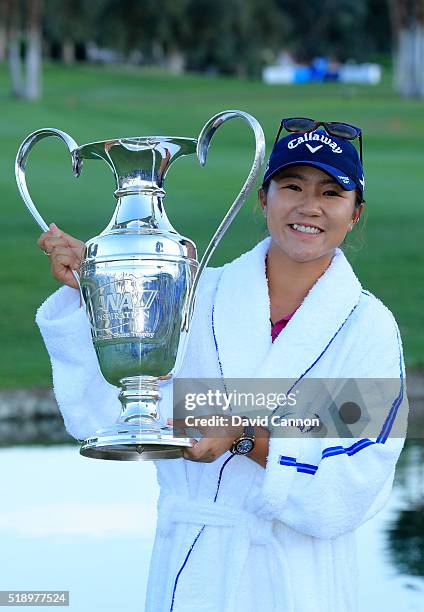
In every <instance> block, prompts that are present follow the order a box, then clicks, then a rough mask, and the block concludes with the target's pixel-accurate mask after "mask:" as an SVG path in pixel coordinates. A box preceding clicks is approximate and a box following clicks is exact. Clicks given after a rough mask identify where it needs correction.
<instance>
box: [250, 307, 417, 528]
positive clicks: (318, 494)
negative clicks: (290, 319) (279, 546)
mask: <svg viewBox="0 0 424 612" xmlns="http://www.w3.org/2000/svg"><path fill="white" fill-rule="evenodd" d="M374 300H376V298H374ZM379 304H380V305H378V306H377V311H378V312H377V315H378V317H377V318H376V317H375V316H373V315H374V314H375V312H373V308H374V307H375V306H376V302H374V306H373V304H371V310H370V308H369V307H368V312H367V314H368V316H363V317H360V318H358V319H357V321H356V323H355V324H353V325H352V329H351V330H350V332H349V334H350V336H349V338H352V334H355V332H356V334H357V336H358V340H357V341H356V340H355V341H353V343H352V349H351V351H350V352H348V353H345V355H346V354H347V357H345V358H346V362H348V365H346V366H345V371H346V378H348V377H352V378H357V379H364V378H369V379H375V380H376V379H379V381H376V386H374V389H375V393H370V397H369V398H367V401H369V402H370V404H371V405H370V410H371V412H372V414H373V422H374V425H373V427H372V431H373V437H371V436H366V435H365V436H363V437H360V438H354V437H350V438H344V437H337V438H331V439H330V438H328V437H313V438H311V437H302V435H303V434H301V435H300V436H297V437H286V438H283V437H281V434H279V433H278V431H276V430H277V428H273V429H272V430H271V434H270V444H269V455H268V458H267V465H266V469H265V475H264V484H263V491H262V492H263V496H264V500H265V507H266V511H268V512H271V514H272V515H273V516H274V517H275V518H277V519H278V520H280V521H282V522H283V523H285V524H286V525H288V526H290V527H291V528H293V529H295V530H297V531H299V532H301V533H304V534H307V535H310V536H314V537H317V538H334V537H337V536H339V535H341V534H343V533H346V532H348V531H351V530H354V529H356V528H357V527H358V526H359V525H361V524H362V523H364V522H365V521H367V520H368V519H370V518H371V517H372V516H374V515H375V514H376V513H377V512H378V511H379V510H380V509H381V508H382V507H383V506H384V504H385V503H386V501H387V500H388V497H389V495H390V492H391V488H392V484H393V478H394V473H395V466H396V462H397V459H398V457H399V455H400V452H401V450H402V447H403V445H404V441H405V436H406V429H407V414H408V401H407V396H406V385H405V367H404V361H403V351H402V344H401V339H400V334H399V330H398V327H397V325H396V322H395V320H394V318H393V315H392V314H391V313H390V311H389V310H388V309H386V308H385V307H384V306H383V305H382V304H381V302H380V303H379ZM365 310H367V308H365ZM358 325H360V327H361V333H359V334H358ZM349 341H351V340H349ZM337 357H338V354H337V355H335V358H336V360H337ZM330 363H331V361H330ZM347 372H349V374H348V373H347ZM328 377H329V378H330V377H331V372H329V373H328ZM382 379H391V380H390V384H387V385H385V384H384V382H385V381H384V380H382ZM387 382H388V381H387ZM377 383H379V384H377ZM386 387H387V388H386ZM372 388H373V381H372V380H371V381H370V389H372Z"/></svg>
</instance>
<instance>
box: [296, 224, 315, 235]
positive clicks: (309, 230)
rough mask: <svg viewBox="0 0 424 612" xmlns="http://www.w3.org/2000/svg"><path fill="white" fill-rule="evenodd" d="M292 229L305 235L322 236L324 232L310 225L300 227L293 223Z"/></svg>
mask: <svg viewBox="0 0 424 612" xmlns="http://www.w3.org/2000/svg"><path fill="white" fill-rule="evenodd" d="M290 227H292V228H293V229H295V230H297V231H298V232H304V233H305V234H320V233H321V232H322V230H320V229H319V228H318V227H312V226H310V225H298V224H297V223H292V224H291V225H290Z"/></svg>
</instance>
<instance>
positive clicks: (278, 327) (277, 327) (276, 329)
mask: <svg viewBox="0 0 424 612" xmlns="http://www.w3.org/2000/svg"><path fill="white" fill-rule="evenodd" d="M296 310H297V308H296ZM296 310H294V311H293V312H292V313H291V314H289V315H287V316H286V317H283V318H282V319H280V320H279V321H276V322H275V323H274V325H272V327H271V337H272V341H273V342H274V340H275V338H276V337H277V336H278V334H279V333H280V332H281V331H282V330H283V329H284V328H285V326H286V325H287V323H288V322H289V321H290V319H291V318H292V316H293V315H294V313H295V312H296ZM271 324H272V322H271Z"/></svg>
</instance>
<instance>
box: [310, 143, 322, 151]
mask: <svg viewBox="0 0 424 612" xmlns="http://www.w3.org/2000/svg"><path fill="white" fill-rule="evenodd" d="M306 146H307V147H308V149H309V150H310V152H311V153H316V152H317V151H318V150H319V149H322V147H323V146H324V145H318V146H317V147H313V146H312V145H310V144H307V143H306Z"/></svg>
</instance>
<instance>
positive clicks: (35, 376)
mask: <svg viewBox="0 0 424 612" xmlns="http://www.w3.org/2000/svg"><path fill="white" fill-rule="evenodd" d="M270 74H272V75H274V76H273V80H274V81H280V82H274V83H273V84H271V83H270V76H269V75H270ZM423 97H424V3H423V1H422V0H390V1H389V0H322V1H321V2H320V3H317V2H315V1H313V0H296V1H294V0H244V1H243V0H226V1H224V0H214V1H212V0H165V1H162V2H160V1H158V0H156V1H155V2H154V1H153V0H146V1H141V0H121V1H118V0H99V1H96V0H92V1H90V0H74V1H71V0H63V1H60V0H44V2H43V1H42V0H21V1H20V0H16V1H14V0H1V1H0V134H1V140H0V143H1V146H0V193H1V202H2V215H1V218H2V230H1V243H2V263H1V267H0V275H1V287H2V290H1V293H0V295H1V297H0V300H1V304H2V317H1V321H2V325H1V337H2V344H1V347H2V350H1V351H0V444H1V447H0V464H1V466H2V468H3V469H2V470H0V474H1V476H0V478H2V480H3V482H2V485H3V486H2V505H1V507H0V541H2V544H1V545H0V559H1V567H2V571H1V572H0V589H12V588H14V589H23V590H24V589H32V588H34V589H49V588H57V589H66V588H70V589H71V603H72V602H73V603H72V606H71V607H73V609H74V610H78V611H82V612H83V611H85V610H95V609H104V610H109V609H110V610H116V609H117V608H119V609H121V610H130V609H131V610H135V609H139V610H142V609H143V597H144V589H145V581H146V578H147V567H148V561H149V555H150V548H151V543H152V536H153V526H154V515H155V499H156V496H157V488H156V484H155V481H154V472H153V466H151V465H149V464H135V465H131V466H128V465H127V464H126V465H121V464H119V465H118V464H117V463H115V462H95V461H90V460H87V459H84V458H82V457H80V456H79V455H78V447H77V446H76V444H75V442H74V441H72V440H70V439H69V438H68V437H67V436H66V434H65V433H64V432H63V424H62V421H61V419H60V416H59V415H58V412H57V407H56V406H55V404H54V399H53V397H52V394H51V371H50V364H49V359H48V355H47V352H46V350H45V348H44V345H43V342H42V339H41V336H40V334H39V332H38V329H37V327H36V325H35V322H34V317H35V312H36V309H37V308H38V306H39V305H40V304H41V303H42V301H43V300H44V299H45V298H46V297H47V296H48V295H49V294H51V293H52V292H53V291H54V290H56V289H57V288H58V284H57V282H56V281H55V280H54V279H53V278H52V277H51V275H50V272H49V261H48V259H47V258H46V257H45V256H44V255H43V253H41V251H40V250H39V249H38V248H37V246H36V240H37V238H38V236H39V234H40V230H39V228H38V227H37V225H36V224H35V222H34V221H33V219H32V217H30V215H29V214H28V212H27V211H26V209H25V207H24V204H23V202H22V200H21V199H20V196H19V194H18V191H17V187H16V183H15V179H14V158H15V155H16V151H17V149H18V147H19V144H20V143H21V141H22V140H23V139H24V138H25V137H26V136H27V135H28V134H29V133H30V132H32V131H34V130H36V129H39V128H41V127H56V128H59V129H62V130H64V131H65V132H68V133H69V134H70V135H71V136H72V137H73V138H74V139H75V140H76V141H77V142H78V143H79V144H83V143H87V142H90V141H94V140H103V139H110V138H117V137H124V136H144V135H178V136H189V137H197V135H198V134H199V132H200V129H201V128H202V126H203V124H204V123H205V122H206V121H207V120H208V119H209V118H210V117H211V116H212V115H214V114H215V113H217V112H219V111H221V110H224V109H228V108H238V109H241V110H244V111H247V112H249V113H251V114H253V115H254V116H255V117H256V118H257V119H258V120H259V122H260V123H261V125H262V126H263V128H264V132H265V136H266V139H267V153H268V154H269V153H270V149H271V145H272V143H273V140H274V137H275V133H276V131H277V129H278V125H279V121H280V119H281V118H282V117H290V116H304V117H312V118H317V119H322V120H329V121H335V120H340V121H346V122H348V123H352V124H355V125H358V126H360V127H361V128H362V129H363V137H364V169H365V176H366V181H367V182H366V194H365V196H366V214H365V215H363V218H365V222H364V223H362V224H358V225H359V226H358V227H357V228H356V229H355V232H353V235H352V236H351V239H350V240H349V243H348V244H347V245H346V247H345V251H346V254H347V256H348V257H349V259H350V261H351V263H352V265H353V267H354V269H355V271H356V273H357V274H358V276H359V278H360V280H361V282H362V284H363V286H364V288H366V289H368V290H370V291H371V292H373V293H375V294H376V295H377V296H378V297H379V298H380V299H381V300H382V301H383V302H384V303H385V304H386V305H387V306H388V307H389V308H390V309H391V310H392V312H393V313H394V315H395V317H396V319H397V321H398V323H399V327H400V330H401V334H402V338H403V343H404V352H405V360H406V365H407V371H408V390H409V395H410V404H411V409H412V410H413V411H414V414H418V415H420V414H422V410H423V407H424V375H423V366H424V326H423V316H422V312H423V305H424V283H423V280H424V272H423V263H424V258H423V238H422V232H423V228H424V205H423V195H422V191H423V186H424V172H423V169H424V101H423ZM253 155H254V142H253V136H252V133H251V132H250V131H249V128H248V126H247V125H246V124H244V123H243V122H241V121H233V122H230V123H228V124H226V125H225V126H224V127H223V128H221V130H220V131H219V132H218V133H217V135H216V136H215V138H214V140H213V143H212V146H211V150H210V153H209V157H208V162H207V165H206V167H205V168H200V166H199V165H198V163H197V161H196V158H195V157H193V156H192V157H186V158H183V159H181V160H179V161H178V163H176V164H175V165H174V166H173V167H172V168H171V170H170V172H169V175H168V179H167V184H166V189H167V198H166V206H167V212H168V216H169V217H170V219H171V221H172V222H173V224H174V227H175V228H176V229H177V230H179V231H180V233H182V234H185V235H187V236H190V237H191V238H193V239H194V241H195V242H196V244H197V246H198V251H199V253H202V252H203V250H204V248H205V246H206V245H207V243H208V239H209V238H210V237H211V236H212V234H213V233H214V231H215V229H216V227H217V225H218V223H219V221H220V220H221V218H222V217H223V216H224V214H225V212H226V211H227V210H228V208H229V206H230V204H231V202H232V201H233V199H234V197H235V195H236V194H237V193H238V190H239V188H240V187H241V185H242V183H243V181H244V179H245V176H246V174H247V172H248V170H249V168H250V164H251V161H252V158H253ZM27 179H28V184H29V188H30V191H31V194H32V196H33V199H34V200H35V202H36V204H37V206H38V208H39V210H40V212H41V214H42V215H43V216H44V218H45V219H46V221H47V222H48V223H50V222H55V223H56V224H57V225H58V226H59V227H60V228H61V229H63V230H65V231H66V232H68V233H70V234H73V235H74V236H76V237H78V238H80V239H81V240H87V239H89V238H91V237H93V236H95V235H96V234H98V233H99V232H101V231H102V230H103V229H104V227H105V226H106V224H107V223H108V221H109V219H110V217H111V215H112V213H113V210H114V197H113V191H114V188H115V186H114V180H113V176H112V174H111V172H110V170H109V169H108V167H107V166H106V165H105V164H103V163H101V162H98V161H96V162H94V161H92V162H90V161H86V162H85V165H84V169H83V172H82V175H81V177H80V178H79V179H77V180H75V179H74V178H73V177H72V173H71V167H70V163H69V155H68V152H67V150H66V148H65V147H64V145H63V143H61V142H60V141H59V140H56V139H51V140H50V141H43V142H42V143H40V144H39V145H38V147H37V148H36V149H35V150H34V152H33V153H32V155H31V157H30V160H29V164H28V172H27ZM264 236H265V225H264V220H263V217H262V215H261V214H260V212H259V210H258V208H257V197H256V194H255V193H252V194H251V197H250V199H249V201H248V202H247V203H246V205H245V206H244V209H243V210H242V211H241V213H240V214H239V216H238V217H237V218H236V220H235V221H234V223H233V225H232V226H231V228H230V229H229V231H228V233H227V234H226V235H225V237H224V239H223V240H222V242H221V243H220V245H219V247H218V249H217V251H216V254H215V255H214V257H213V259H212V260H211V262H210V265H212V266H217V265H221V264H223V263H224V262H226V261H229V260H231V259H232V258H234V257H236V256H237V255H239V254H240V253H241V252H243V251H245V250H247V249H249V248H251V247H252V246H253V245H254V244H255V243H256V242H258V241H259V240H260V239H261V238H262V237H264ZM423 459H424V450H423V445H422V440H421V439H409V440H408V441H407V444H406V446H405V450H404V452H403V454H402V457H401V460H400V461H399V464H398V470H397V475H396V482H395V489H394V492H393V495H392V499H391V501H390V503H389V504H388V505H387V506H386V508H385V510H384V511H383V512H382V513H380V514H379V515H378V516H377V517H376V518H375V519H373V520H371V521H369V523H367V524H366V525H364V526H363V527H361V528H360V530H359V532H360V547H359V548H360V551H359V552H360V559H361V563H362V578H361V593H360V598H361V599H360V601H361V606H362V607H361V612H362V610H368V609H372V606H373V605H374V604H377V602H378V603H379V604H380V605H382V604H383V605H384V607H385V609H386V610H388V611H391V610H395V609H396V610H397V609H399V607H402V609H405V610H419V609H422V608H423V607H424V581H423V576H424V513H423V509H424V484H423V483H424V478H423V477H424V471H423V467H422V466H423ZM123 514H124V515H125V516H126V520H124V521H122V515H123ZM124 585H125V586H124Z"/></svg>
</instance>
